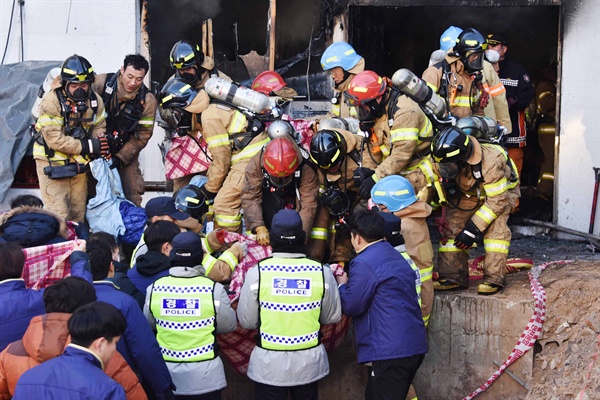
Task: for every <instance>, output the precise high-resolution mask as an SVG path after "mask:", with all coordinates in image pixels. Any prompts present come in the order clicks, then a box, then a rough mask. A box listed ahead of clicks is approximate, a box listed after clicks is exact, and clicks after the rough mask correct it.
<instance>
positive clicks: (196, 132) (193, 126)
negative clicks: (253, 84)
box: [159, 39, 231, 191]
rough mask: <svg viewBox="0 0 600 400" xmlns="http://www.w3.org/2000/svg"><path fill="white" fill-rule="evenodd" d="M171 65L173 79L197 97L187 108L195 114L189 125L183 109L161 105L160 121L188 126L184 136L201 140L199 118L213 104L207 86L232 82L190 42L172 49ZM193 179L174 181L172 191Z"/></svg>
mask: <svg viewBox="0 0 600 400" xmlns="http://www.w3.org/2000/svg"><path fill="white" fill-rule="evenodd" d="M169 62H170V64H171V68H173V69H175V71H176V72H175V75H173V76H172V77H171V79H172V78H179V79H182V80H183V81H186V82H187V83H189V84H190V86H191V88H192V90H193V91H195V92H196V93H197V95H196V98H195V99H194V100H193V104H192V103H190V104H188V106H187V111H189V112H191V113H192V117H191V118H189V119H190V121H187V120H186V119H185V117H183V116H182V114H184V113H183V112H182V108H180V107H175V106H173V105H171V106H163V105H162V104H161V107H160V108H159V113H160V117H161V118H162V119H163V120H164V121H165V122H166V123H167V124H169V125H170V126H172V127H179V126H185V128H182V129H185V132H181V134H186V133H189V135H191V136H192V137H194V138H196V139H197V140H200V135H201V133H202V125H201V123H200V122H201V121H200V114H201V113H202V112H203V111H204V110H206V108H207V107H208V105H209V103H210V98H209V96H208V94H207V93H206V91H205V90H204V85H205V84H206V81H208V79H209V78H210V77H211V76H212V75H216V76H218V77H219V78H223V79H225V80H227V81H231V78H229V77H228V76H227V75H225V74H224V73H223V72H221V71H219V70H218V69H217V68H216V66H215V62H214V60H213V59H212V58H211V57H209V56H207V55H205V54H204V53H203V52H202V50H201V49H200V46H198V45H197V44H196V43H194V42H192V41H190V40H188V39H183V40H180V41H178V42H177V43H175V44H174V45H173V48H172V49H171V54H170V56H169ZM165 87H166V84H165ZM182 118H183V121H182ZM182 122H183V123H182ZM194 175H195V174H190V175H186V176H182V177H181V178H175V179H173V190H174V191H177V190H179V189H180V188H182V187H184V186H186V185H188V184H189V183H190V181H191V180H192V177H193V176H194Z"/></svg>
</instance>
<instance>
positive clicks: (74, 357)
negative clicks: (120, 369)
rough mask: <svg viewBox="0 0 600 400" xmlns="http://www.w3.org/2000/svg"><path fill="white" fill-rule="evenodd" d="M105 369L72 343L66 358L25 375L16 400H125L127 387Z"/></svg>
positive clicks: (54, 360)
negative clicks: (105, 371)
mask: <svg viewBox="0 0 600 400" xmlns="http://www.w3.org/2000/svg"><path fill="white" fill-rule="evenodd" d="M102 367H103V365H102V361H101V360H100V359H99V358H98V357H97V356H96V355H95V354H94V353H92V352H91V351H90V350H88V349H86V348H84V347H81V346H77V345H74V344H70V345H68V346H67V348H66V349H65V352H64V353H63V354H62V355H60V356H58V357H55V358H53V359H52V360H49V361H46V362H44V363H42V364H40V365H38V366H37V367H35V368H32V369H30V370H29V371H27V372H25V373H24V374H23V375H22V376H21V378H20V379H19V382H18V383H17V387H16V388H15V395H14V396H13V399H14V400H26V399H62V400H71V399H73V400H86V399H89V400H99V399H106V400H125V391H124V390H123V387H122V386H121V385H119V384H118V383H117V382H115V381H114V380H112V379H111V378H109V377H108V375H106V374H105V373H104V371H103V370H102Z"/></svg>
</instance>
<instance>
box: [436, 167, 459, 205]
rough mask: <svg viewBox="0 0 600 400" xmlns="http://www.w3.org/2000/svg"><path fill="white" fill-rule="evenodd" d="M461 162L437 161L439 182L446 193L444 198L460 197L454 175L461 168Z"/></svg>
mask: <svg viewBox="0 0 600 400" xmlns="http://www.w3.org/2000/svg"><path fill="white" fill-rule="evenodd" d="M462 164H463V163H462V162H460V163H439V164H438V169H439V171H440V175H441V177H440V183H441V184H442V188H443V189H444V193H445V194H446V199H453V200H454V199H457V198H459V197H460V188H459V187H458V184H457V183H456V176H457V175H458V173H459V172H460V170H461V169H462Z"/></svg>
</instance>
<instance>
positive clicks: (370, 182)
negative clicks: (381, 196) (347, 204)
mask: <svg viewBox="0 0 600 400" xmlns="http://www.w3.org/2000/svg"><path fill="white" fill-rule="evenodd" d="M373 186H375V179H373V175H371V176H370V177H368V178H367V179H365V180H364V181H362V183H361V184H360V187H359V188H358V194H359V195H360V197H361V198H363V199H365V200H366V199H368V198H369V197H371V189H373Z"/></svg>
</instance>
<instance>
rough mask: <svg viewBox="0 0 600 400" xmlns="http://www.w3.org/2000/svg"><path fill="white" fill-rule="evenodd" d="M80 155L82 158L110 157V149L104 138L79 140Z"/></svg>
mask: <svg viewBox="0 0 600 400" xmlns="http://www.w3.org/2000/svg"><path fill="white" fill-rule="evenodd" d="M81 155H82V156H92V157H101V156H106V155H108V156H110V147H109V146H108V141H107V140H106V138H105V137H101V138H98V139H96V138H92V139H81Z"/></svg>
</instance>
